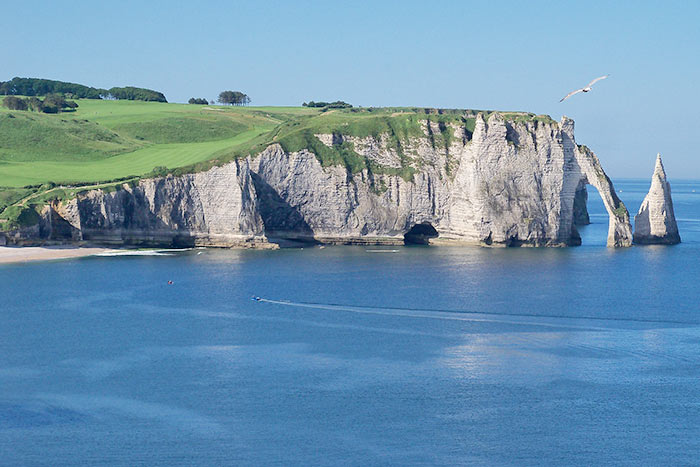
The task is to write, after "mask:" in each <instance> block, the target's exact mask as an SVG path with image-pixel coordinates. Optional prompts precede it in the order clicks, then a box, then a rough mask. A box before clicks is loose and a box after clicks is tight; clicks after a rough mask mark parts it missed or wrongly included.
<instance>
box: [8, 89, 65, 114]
mask: <svg viewBox="0 0 700 467" xmlns="http://www.w3.org/2000/svg"><path fill="white" fill-rule="evenodd" d="M2 105H3V106H5V107H7V108H8V109H10V110H31V111H33V112H43V113H46V114H56V113H59V112H72V111H75V109H77V108H78V103H77V102H75V101H69V100H67V99H66V98H65V97H63V95H62V94H56V93H55V94H49V95H48V96H46V97H45V98H44V100H41V99H39V98H38V97H35V96H32V97H27V98H22V97H17V96H5V98H4V99H3V100H2Z"/></svg>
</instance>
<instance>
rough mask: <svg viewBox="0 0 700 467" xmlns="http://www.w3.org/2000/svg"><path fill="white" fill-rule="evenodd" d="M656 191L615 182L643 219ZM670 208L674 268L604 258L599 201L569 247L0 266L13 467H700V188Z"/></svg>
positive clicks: (1, 351)
mask: <svg viewBox="0 0 700 467" xmlns="http://www.w3.org/2000/svg"><path fill="white" fill-rule="evenodd" d="M648 186H649V182H648V181H632V180H627V181H618V182H616V187H617V188H618V189H619V190H622V191H621V192H620V193H619V195H620V196H621V198H622V199H623V201H625V203H626V204H627V206H628V207H629V208H630V211H631V212H632V213H635V212H636V210H637V208H638V206H639V204H640V202H641V200H642V198H643V196H644V194H645V192H646V190H647V189H648ZM672 186H673V196H674V202H675V209H676V216H677V218H678V220H679V227H680V231H681V236H682V238H683V243H682V244H680V245H677V246H673V247H661V246H650V247H633V248H629V249H619V250H612V249H607V248H606V247H605V237H606V233H607V216H606V215H605V214H604V210H603V207H602V203H601V202H600V199H599V197H597V195H596V194H595V190H593V189H592V190H591V191H592V193H591V197H590V200H589V211H590V212H591V220H592V221H593V224H591V225H590V226H587V227H585V228H583V229H581V235H582V238H583V246H581V247H576V248H567V249H532V248H514V249H496V248H478V247H327V248H323V249H321V248H318V247H312V248H304V249H293V250H281V251H224V250H191V251H185V252H177V253H172V254H167V255H162V256H134V257H125V256H120V257H92V258H83V259H77V260H65V261H54V262H44V263H33V264H21V265H5V266H1V267H0V465H51V466H56V465H125V466H127V465H128V466H134V465H169V466H171V465H329V464H342V465H389V464H391V465H421V464H422V465H464V464H477V465H552V464H554V465H624V464H629V465H640V464H643V465H669V464H673V465H697V464H698V463H699V462H700V358H699V357H700V306H699V305H698V299H699V298H700V297H699V294H698V277H699V276H700V274H699V273H700V261H699V260H700V182H682V181H676V182H674V183H673V184H672ZM168 280H172V281H173V284H172V285H168V283H167V281H168ZM252 296H259V297H262V298H263V300H261V301H254V300H251V297H252Z"/></svg>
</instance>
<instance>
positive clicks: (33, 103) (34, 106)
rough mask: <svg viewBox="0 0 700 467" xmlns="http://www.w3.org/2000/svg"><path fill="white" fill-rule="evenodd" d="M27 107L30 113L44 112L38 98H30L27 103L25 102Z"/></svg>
mask: <svg viewBox="0 0 700 467" xmlns="http://www.w3.org/2000/svg"><path fill="white" fill-rule="evenodd" d="M27 105H28V107H29V110H31V111H32V112H43V111H44V103H43V102H41V99H39V98H38V97H34V96H32V97H30V98H29V102H27Z"/></svg>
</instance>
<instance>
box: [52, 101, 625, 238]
mask: <svg viewBox="0 0 700 467" xmlns="http://www.w3.org/2000/svg"><path fill="white" fill-rule="evenodd" d="M422 125H423V126H422V129H423V136H421V137H411V138H409V139H408V140H406V141H402V143H401V148H400V150H399V149H398V148H397V147H396V145H395V144H392V143H391V141H390V140H389V137H388V136H387V135H379V136H377V137H374V136H368V137H362V138H359V137H356V136H352V135H342V134H341V133H333V134H325V135H324V134H322V135H316V137H317V138H318V139H319V140H320V141H321V142H322V143H323V144H326V145H327V146H333V145H338V144H345V145H347V144H349V145H352V147H353V148H354V150H355V151H356V153H357V154H359V155H361V156H363V157H365V158H366V159H368V160H370V161H372V164H373V165H372V166H373V167H375V168H376V167H379V168H380V169H381V170H377V169H375V170H372V171H371V170H369V169H364V170H361V171H359V172H356V173H353V172H351V171H350V170H349V169H347V168H346V167H343V166H330V167H323V166H322V165H321V163H320V162H319V159H318V158H317V157H316V155H315V154H314V153H313V152H311V151H310V150H301V151H298V152H286V151H284V150H283V148H282V146H280V145H279V144H272V145H270V146H269V147H267V149H265V150H264V151H262V152H261V153H259V154H257V155H256V156H254V157H249V158H247V159H239V160H236V161H234V162H230V163H227V164H225V165H223V166H221V167H214V168H212V169H209V170H207V171H205V172H200V173H195V174H189V175H183V176H178V177H174V176H168V177H165V178H155V179H148V180H141V181H140V182H139V183H138V184H137V185H135V186H130V185H124V186H122V187H121V189H120V190H117V191H112V192H104V191H102V190H92V191H89V192H87V193H82V194H80V195H78V197H77V198H76V199H74V200H70V201H67V202H63V203H59V204H56V205H52V206H50V207H49V208H48V209H50V215H47V216H43V217H45V218H47V219H48V221H46V222H44V224H48V227H47V226H46V225H45V226H44V236H46V235H48V236H49V237H53V238H59V237H61V238H69V237H70V238H72V239H85V240H92V241H98V242H109V243H133V244H154V245H156V244H160V245H193V244H194V245H211V246H235V245H252V246H260V245H263V244H266V243H265V242H276V243H282V242H283V241H288V240H295V241H317V242H327V243H376V244H380V243H386V244H402V243H404V242H407V243H466V244H480V245H502V246H520V245H522V246H565V245H576V244H579V243H580V237H579V236H578V233H577V231H576V227H575V225H576V224H577V223H578V224H580V223H582V222H583V221H587V212H586V209H585V200H586V197H587V195H586V188H585V186H586V185H587V184H592V185H594V186H595V187H596V188H597V189H598V191H599V193H600V194H601V197H602V198H603V202H604V204H605V207H606V209H607V211H608V213H609V214H610V224H609V232H608V245H609V246H615V247H617V246H629V245H630V244H631V241H632V234H631V228H630V224H629V214H628V213H627V210H626V208H625V206H624V204H622V202H621V201H620V200H619V198H618V197H617V195H616V193H615V190H614V187H613V186H612V183H611V182H610V179H609V178H608V177H607V176H606V175H605V173H604V172H603V169H602V167H601V165H600V162H599V161H598V158H597V157H596V156H595V154H593V152H591V151H590V150H589V149H588V148H586V147H585V146H578V145H577V144H576V142H575V140H574V123H573V121H572V120H570V119H568V118H566V117H564V118H562V120H561V122H559V123H556V122H552V121H549V120H545V119H542V120H531V121H525V122H515V121H508V120H505V119H504V118H503V117H502V116H501V115H500V114H498V113H494V114H491V115H490V117H489V119H488V121H486V120H485V119H484V118H483V116H482V114H478V115H477V116H476V122H475V126H474V127H473V131H470V130H469V129H467V127H466V126H460V125H459V124H449V125H446V124H438V123H435V122H429V121H427V120H426V121H425V122H424V123H422ZM445 134H448V136H450V137H449V138H445V137H444V135H445ZM406 164H409V165H410V167H411V168H412V170H411V171H409V172H408V174H407V172H406V171H403V172H402V170H403V168H405V167H406ZM399 173H401V174H403V177H402V176H400V175H398V174H399ZM46 232H49V233H48V234H46Z"/></svg>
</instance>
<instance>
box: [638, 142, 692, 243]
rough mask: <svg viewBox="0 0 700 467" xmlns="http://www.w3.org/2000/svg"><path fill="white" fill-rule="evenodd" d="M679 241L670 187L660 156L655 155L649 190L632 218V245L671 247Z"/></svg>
mask: <svg viewBox="0 0 700 467" xmlns="http://www.w3.org/2000/svg"><path fill="white" fill-rule="evenodd" d="M680 241H681V236H680V235H679V234H678V225H677V224H676V217H675V215H674V213H673V201H672V200H671V185H670V184H669V183H668V180H667V179H666V171H665V170H664V165H663V163H662V162H661V154H657V156H656V165H655V166H654V174H653V175H652V177H651V188H649V193H647V195H646V197H644V201H642V205H641V206H640V207H639V213H637V215H636V216H635V218H634V243H639V244H645V245H652V244H661V245H673V244H676V243H680Z"/></svg>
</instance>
